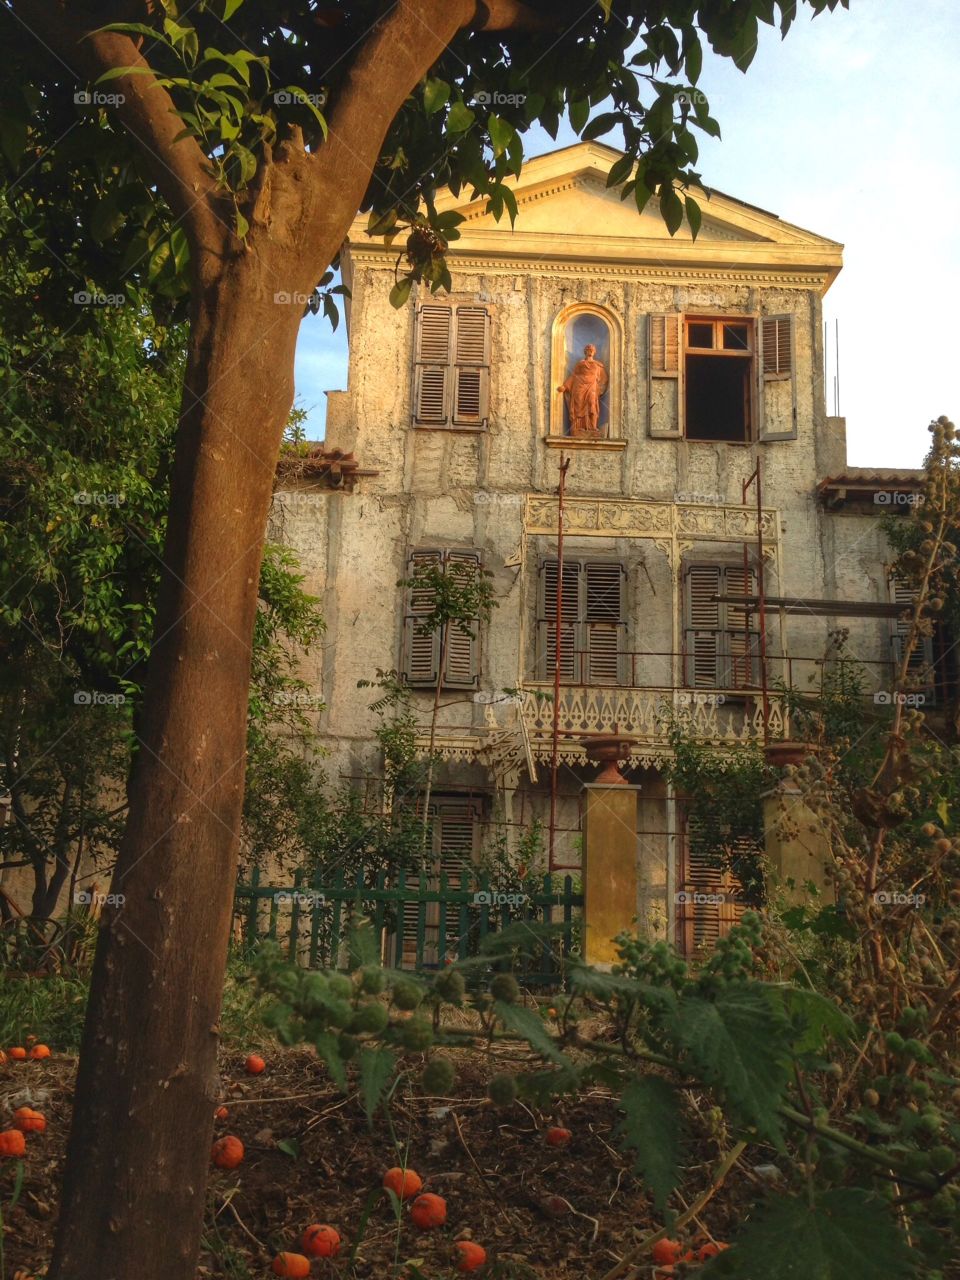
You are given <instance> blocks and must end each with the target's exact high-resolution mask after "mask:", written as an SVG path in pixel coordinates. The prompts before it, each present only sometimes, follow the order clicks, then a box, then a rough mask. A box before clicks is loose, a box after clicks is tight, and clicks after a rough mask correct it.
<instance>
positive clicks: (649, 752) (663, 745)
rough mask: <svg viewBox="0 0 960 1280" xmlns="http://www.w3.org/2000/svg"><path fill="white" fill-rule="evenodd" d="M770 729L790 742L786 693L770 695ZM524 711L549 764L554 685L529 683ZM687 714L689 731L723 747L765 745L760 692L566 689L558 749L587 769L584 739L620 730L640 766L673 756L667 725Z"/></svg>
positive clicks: (533, 741)
mask: <svg viewBox="0 0 960 1280" xmlns="http://www.w3.org/2000/svg"><path fill="white" fill-rule="evenodd" d="M767 704H768V712H767V727H768V733H769V737H770V738H771V739H773V740H778V739H782V738H785V737H786V736H787V733H788V729H789V717H788V713H787V708H786V706H785V705H784V695H783V694H782V693H780V692H771V693H769V694H768V697H767ZM522 714H523V718H524V723H525V726H526V730H527V735H528V737H529V740H530V747H531V751H532V752H533V755H534V757H535V758H536V759H538V760H549V759H550V757H551V754H552V750H553V685H552V684H547V683H536V684H526V685H524V689H523V706H522ZM677 717H681V718H682V719H683V721H684V723H685V724H686V725H687V727H688V728H689V731H690V733H691V734H692V735H693V736H694V737H696V738H697V739H699V740H700V741H702V742H705V743H710V744H711V745H714V746H717V747H724V746H727V747H734V746H738V745H740V744H742V743H746V742H762V741H763V737H764V730H763V717H764V712H763V700H762V697H761V696H760V694H759V692H754V691H750V692H743V691H739V690H737V691H731V690H729V689H716V690H708V689H670V688H659V689H658V688H652V689H639V688H624V687H622V686H611V685H561V686H560V717H559V724H558V731H559V740H558V752H559V756H560V759H561V760H565V761H566V762H567V763H568V764H586V762H587V756H586V753H585V751H584V749H583V747H582V746H581V745H580V739H581V738H582V737H586V736H589V735H590V734H597V733H622V734H624V735H625V736H627V737H631V738H635V739H636V742H637V745H636V748H635V750H634V753H633V758H634V761H635V763H638V764H654V763H656V761H657V760H658V759H661V758H662V757H663V756H664V755H667V754H669V746H668V743H667V724H668V722H669V721H670V720H671V718H677Z"/></svg>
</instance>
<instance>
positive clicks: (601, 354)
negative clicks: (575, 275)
mask: <svg viewBox="0 0 960 1280" xmlns="http://www.w3.org/2000/svg"><path fill="white" fill-rule="evenodd" d="M587 345H590V346H593V347H595V348H596V354H595V356H594V360H596V361H598V362H599V363H600V364H601V365H602V366H603V371H604V374H603V375H598V374H597V373H596V372H595V371H592V372H594V377H595V379H596V378H599V382H598V383H597V386H598V390H599V388H600V387H601V386H603V382H604V375H605V383H606V385H605V387H604V389H603V391H602V393H601V394H599V396H598V408H599V413H598V415H597V434H596V435H594V434H593V432H592V431H591V430H590V429H589V425H590V415H589V400H590V397H589V395H588V394H587V392H588V386H587V383H588V382H589V378H586V379H585V377H584V375H585V374H586V372H587V371H586V370H581V371H580V374H579V376H578V372H577V368H578V365H579V364H580V362H582V361H583V360H584V348H585V347H586V346H587ZM621 347H622V342H621V328H620V321H619V319H618V318H617V316H615V315H614V313H613V312H612V311H608V310H607V309H606V307H601V306H597V305H596V304H594V303H591V302H575V303H571V304H570V305H569V306H567V307H564V308H563V310H562V311H560V312H559V314H558V315H557V317H556V319H555V320H554V322H553V332H552V339H551V354H550V392H551V394H550V436H551V437H552V438H561V439H579V440H580V441H581V442H583V443H589V442H590V440H591V439H595V440H598V441H603V440H611V439H618V438H619V437H620V436H621V435H622V426H621V420H620V378H621V369H622V361H621V354H620V353H621ZM564 385H566V386H568V387H570V394H566V395H565V394H564V392H563V391H561V390H560V388H561V387H562V386H564ZM571 406H572V407H573V409H574V414H575V415H576V410H577V409H578V408H579V409H580V410H581V416H580V417H579V418H578V419H576V420H575V421H571ZM585 409H586V410H587V417H586V418H584V416H582V411H583V410H585Z"/></svg>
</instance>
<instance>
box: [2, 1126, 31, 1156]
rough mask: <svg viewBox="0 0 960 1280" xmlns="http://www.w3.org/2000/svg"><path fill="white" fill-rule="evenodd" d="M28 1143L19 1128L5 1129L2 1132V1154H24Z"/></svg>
mask: <svg viewBox="0 0 960 1280" xmlns="http://www.w3.org/2000/svg"><path fill="white" fill-rule="evenodd" d="M26 1154H27V1143H26V1139H25V1138H24V1136H23V1134H22V1133H21V1132H20V1130H19V1129H5V1130H4V1131H3V1133H0V1156H24V1155H26Z"/></svg>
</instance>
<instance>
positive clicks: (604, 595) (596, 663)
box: [583, 561, 626, 684]
mask: <svg viewBox="0 0 960 1280" xmlns="http://www.w3.org/2000/svg"><path fill="white" fill-rule="evenodd" d="M623 576H624V575H623V566H622V565H619V564H612V563H610V562H609V561H605V562H589V563H587V564H585V565H584V566H583V578H584V588H583V589H584V628H583V629H584V631H585V632H586V643H585V645H584V646H583V647H584V649H585V650H586V653H585V662H586V666H587V671H586V675H585V677H584V679H585V680H586V682H587V683H588V684H619V682H620V653H621V652H622V649H623V645H622V643H621V638H622V635H623V633H624V631H625V630H626V624H625V623H624V620H623V595H624V592H623Z"/></svg>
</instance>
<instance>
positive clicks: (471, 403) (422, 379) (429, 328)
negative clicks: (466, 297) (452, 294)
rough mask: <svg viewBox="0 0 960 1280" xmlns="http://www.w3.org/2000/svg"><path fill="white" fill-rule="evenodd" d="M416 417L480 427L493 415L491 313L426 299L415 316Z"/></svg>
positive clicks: (420, 421)
mask: <svg viewBox="0 0 960 1280" xmlns="http://www.w3.org/2000/svg"><path fill="white" fill-rule="evenodd" d="M413 391H414V394H413V399H414V408H413V421H414V424H415V425H416V426H418V427H448V428H451V427H452V428H460V429H463V430H471V429H472V430H477V429H482V428H484V427H486V425H487V421H488V419H489V416H490V403H489V402H490V313H489V311H488V310H487V308H486V307H484V306H480V305H476V304H471V305H466V304H464V305H460V306H450V305H445V304H443V303H436V302H423V303H421V304H420V306H419V307H418V308H417V317H416V368H415V372H414V389H413Z"/></svg>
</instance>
